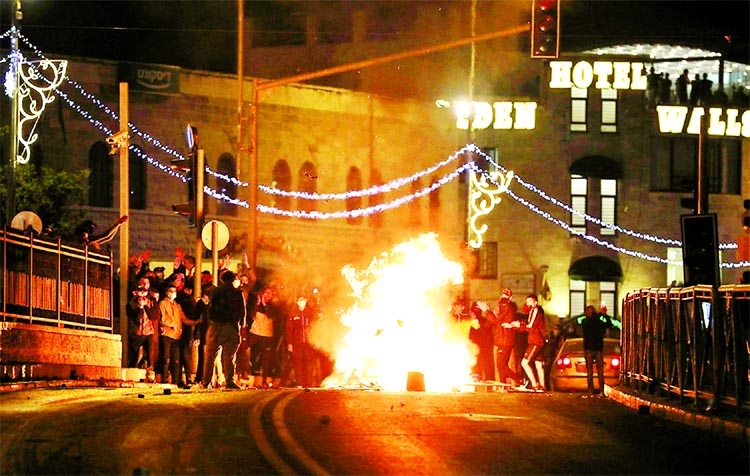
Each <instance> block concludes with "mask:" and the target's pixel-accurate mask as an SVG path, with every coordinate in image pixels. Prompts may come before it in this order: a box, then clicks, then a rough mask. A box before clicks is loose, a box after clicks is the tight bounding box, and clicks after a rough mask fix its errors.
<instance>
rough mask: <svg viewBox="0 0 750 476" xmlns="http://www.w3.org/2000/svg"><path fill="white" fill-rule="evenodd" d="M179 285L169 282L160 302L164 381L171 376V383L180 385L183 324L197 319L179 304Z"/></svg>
mask: <svg viewBox="0 0 750 476" xmlns="http://www.w3.org/2000/svg"><path fill="white" fill-rule="evenodd" d="M176 300H177V287H176V286H175V285H174V284H168V285H167V288H166V296H165V297H164V298H163V299H162V300H161V302H159V313H160V316H161V325H160V329H161V349H162V373H161V381H162V383H167V381H168V380H169V378H170V376H171V383H172V384H174V385H178V386H179V385H180V345H179V340H180V337H181V336H182V325H183V324H188V325H194V324H197V321H193V320H191V319H188V317H187V316H186V315H185V313H184V312H183V311H182V307H180V305H179V304H177V301H176Z"/></svg>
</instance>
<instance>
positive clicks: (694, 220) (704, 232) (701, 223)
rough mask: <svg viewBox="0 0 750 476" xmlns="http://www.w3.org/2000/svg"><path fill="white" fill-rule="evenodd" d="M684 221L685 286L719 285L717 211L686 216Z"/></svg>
mask: <svg viewBox="0 0 750 476" xmlns="http://www.w3.org/2000/svg"><path fill="white" fill-rule="evenodd" d="M681 221H682V261H683V267H684V274H685V286H695V285H697V284H708V285H711V286H719V285H720V284H721V283H720V282H719V281H720V280H719V251H718V250H719V240H718V238H717V228H716V214H715V213H710V214H704V215H682V216H681Z"/></svg>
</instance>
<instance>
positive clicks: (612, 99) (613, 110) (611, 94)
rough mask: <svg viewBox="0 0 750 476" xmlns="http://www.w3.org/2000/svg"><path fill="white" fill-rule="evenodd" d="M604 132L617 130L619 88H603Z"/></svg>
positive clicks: (602, 129)
mask: <svg viewBox="0 0 750 476" xmlns="http://www.w3.org/2000/svg"><path fill="white" fill-rule="evenodd" d="M601 91H602V125H601V131H602V132H617V90H616V89H602V90H601Z"/></svg>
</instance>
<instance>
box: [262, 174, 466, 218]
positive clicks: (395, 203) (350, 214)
mask: <svg viewBox="0 0 750 476" xmlns="http://www.w3.org/2000/svg"><path fill="white" fill-rule="evenodd" d="M472 165H473V162H468V163H466V164H464V165H462V166H460V167H459V168H457V169H456V170H454V171H453V172H451V173H449V174H446V175H444V176H442V177H441V178H440V179H438V180H436V181H435V182H433V183H432V184H430V185H429V186H427V187H423V188H422V189H421V190H418V191H417V192H415V193H413V194H410V195H405V196H403V197H399V198H397V199H395V200H391V201H390V202H387V203H380V204H378V205H372V206H369V207H364V208H356V209H354V210H347V211H340V212H328V213H324V212H318V211H303V210H282V209H280V208H276V207H269V206H266V205H260V204H259V205H258V211H260V212H262V213H271V214H273V215H280V216H287V217H294V218H307V219H313V220H329V219H334V218H358V217H362V216H369V215H373V214H375V213H382V212H384V211H386V210H392V209H394V208H398V207H400V206H403V205H405V204H407V203H409V202H411V201H412V200H414V199H417V198H420V197H423V196H425V195H427V194H429V193H431V192H434V191H435V190H437V189H438V188H440V187H442V186H443V185H445V184H447V183H448V182H451V181H453V180H455V178H456V177H458V176H459V175H461V174H462V173H463V172H464V171H465V170H466V169H467V168H469V167H471V166H472Z"/></svg>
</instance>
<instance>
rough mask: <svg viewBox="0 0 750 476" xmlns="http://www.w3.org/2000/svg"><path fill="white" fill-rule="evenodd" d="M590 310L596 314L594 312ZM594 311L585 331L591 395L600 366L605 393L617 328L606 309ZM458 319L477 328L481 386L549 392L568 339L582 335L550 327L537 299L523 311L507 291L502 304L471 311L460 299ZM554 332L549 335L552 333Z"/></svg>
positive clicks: (530, 297) (473, 332) (473, 335)
mask: <svg viewBox="0 0 750 476" xmlns="http://www.w3.org/2000/svg"><path fill="white" fill-rule="evenodd" d="M589 308H590V309H589ZM594 309H595V308H594V307H593V306H588V307H587V309H586V314H587V316H588V315H589V314H591V315H592V316H593V317H592V319H588V318H587V319H584V320H583V321H582V326H581V329H580V330H581V332H582V334H583V338H584V348H585V350H586V363H587V369H588V382H589V391H590V393H592V394H593V393H595V391H594V388H593V374H594V367H593V365H594V363H595V364H596V370H597V373H598V374H597V377H598V382H599V383H600V385H599V391H601V389H602V388H604V385H603V383H601V382H602V381H603V379H604V374H603V369H602V367H601V364H602V361H603V359H602V355H601V352H602V348H603V339H604V336H605V333H606V331H607V330H608V329H610V328H611V327H612V322H611V319H610V318H609V316H607V315H606V308H603V309H602V310H600V312H598V313H597V312H589V311H591V310H594ZM452 313H453V316H454V318H455V319H458V320H462V319H469V320H471V321H472V325H471V328H470V331H469V339H470V340H471V341H472V342H473V343H474V344H475V345H476V346H477V348H478V349H479V350H478V354H477V360H476V365H475V366H474V377H475V379H476V380H481V381H498V382H500V383H502V384H507V385H510V386H511V387H513V388H515V389H518V390H526V391H533V392H538V393H541V392H545V391H547V390H548V389H549V388H550V378H551V371H552V367H553V365H554V360H555V356H556V354H557V351H558V349H559V348H560V345H561V344H562V342H563V339H565V338H567V337H573V336H576V335H577V334H576V332H577V331H576V330H568V331H567V332H564V330H563V328H562V326H561V325H560V324H553V325H549V324H548V323H547V320H546V319H545V315H544V309H543V308H542V306H540V305H539V300H538V298H537V296H536V295H534V294H530V295H528V296H526V298H525V300H524V305H523V307H522V308H521V309H520V310H519V308H518V306H517V305H516V303H515V302H514V301H513V291H512V290H510V289H508V288H505V289H503V290H502V292H501V293H500V299H499V301H498V303H497V304H496V305H495V306H493V307H491V306H490V305H489V304H488V303H487V302H486V301H476V302H474V303H472V305H471V306H470V308H469V310H468V312H467V311H466V307H465V305H464V301H463V298H458V299H457V300H456V301H455V302H454V305H453V310H452ZM548 328H549V330H548Z"/></svg>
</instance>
